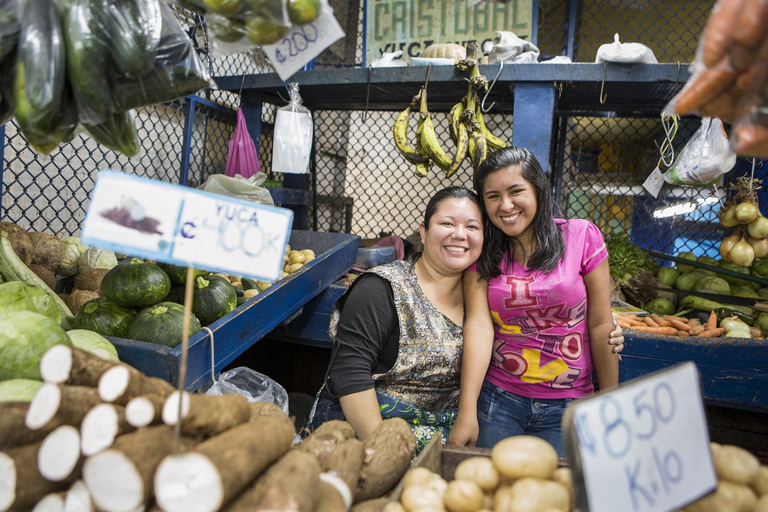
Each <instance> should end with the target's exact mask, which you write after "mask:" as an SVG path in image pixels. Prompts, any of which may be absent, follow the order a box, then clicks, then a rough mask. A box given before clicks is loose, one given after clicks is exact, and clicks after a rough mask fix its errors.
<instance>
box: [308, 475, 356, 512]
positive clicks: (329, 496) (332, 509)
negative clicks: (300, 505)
mask: <svg viewBox="0 0 768 512" xmlns="http://www.w3.org/2000/svg"><path fill="white" fill-rule="evenodd" d="M320 478H321V480H320V486H319V487H318V489H317V505H315V512H346V511H347V510H349V508H347V505H346V503H344V498H343V497H342V496H341V494H340V493H339V491H338V489H337V488H336V487H334V486H333V485H331V484H329V483H328V482H326V481H324V480H322V478H323V476H322V475H320Z"/></svg>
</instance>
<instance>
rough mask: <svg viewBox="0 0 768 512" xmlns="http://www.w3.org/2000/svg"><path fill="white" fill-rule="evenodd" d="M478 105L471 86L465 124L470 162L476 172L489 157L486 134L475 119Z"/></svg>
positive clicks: (465, 112) (475, 93)
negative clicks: (467, 132)
mask: <svg viewBox="0 0 768 512" xmlns="http://www.w3.org/2000/svg"><path fill="white" fill-rule="evenodd" d="M477 103H478V101H477V92H476V91H475V90H474V87H473V86H472V85H470V86H469V93H468V94H467V108H466V109H465V110H464V124H466V125H467V127H468V128H469V160H470V161H471V162H472V168H473V169H474V170H475V171H477V168H478V167H480V164H481V163H483V160H485V158H486V157H487V156H488V142H487V140H486V138H485V134H484V133H483V130H482V129H481V128H480V123H479V122H477V121H476V120H475V119H474V118H475V116H476V115H477V106H478V105H477Z"/></svg>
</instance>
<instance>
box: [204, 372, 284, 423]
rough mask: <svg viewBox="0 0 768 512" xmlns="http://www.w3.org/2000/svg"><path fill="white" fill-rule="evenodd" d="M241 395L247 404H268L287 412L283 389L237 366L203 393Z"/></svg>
mask: <svg viewBox="0 0 768 512" xmlns="http://www.w3.org/2000/svg"><path fill="white" fill-rule="evenodd" d="M232 393H237V394H238V395H243V396H244V397H245V398H247V399H248V401H249V402H270V403H273V404H275V405H278V406H280V407H282V409H283V410H284V411H285V414H289V412H288V393H287V392H286V391H285V388H284V387H283V386H281V385H280V384H278V383H277V382H275V381H274V380H272V379H271V378H269V377H267V376H266V375H264V374H261V373H259V372H257V371H254V370H251V369H250V368H246V367H245V366H239V367H237V368H232V369H231V370H228V371H226V372H224V373H222V374H221V376H220V377H219V380H217V381H216V382H214V383H213V385H212V386H211V387H210V388H209V389H208V391H206V392H205V394H206V395H215V396H219V395H229V394H232Z"/></svg>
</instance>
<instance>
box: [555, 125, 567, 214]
mask: <svg viewBox="0 0 768 512" xmlns="http://www.w3.org/2000/svg"><path fill="white" fill-rule="evenodd" d="M559 124H560V138H559V139H560V140H559V141H558V148H557V162H556V165H557V169H555V171H556V173H557V174H555V204H556V205H557V208H560V201H561V199H562V195H563V171H564V169H565V135H566V134H565V131H566V129H567V128H568V118H567V117H565V116H560V119H559ZM566 210H567V208H563V209H562V211H561V212H560V215H562V216H563V217H565V216H566V215H567V212H566Z"/></svg>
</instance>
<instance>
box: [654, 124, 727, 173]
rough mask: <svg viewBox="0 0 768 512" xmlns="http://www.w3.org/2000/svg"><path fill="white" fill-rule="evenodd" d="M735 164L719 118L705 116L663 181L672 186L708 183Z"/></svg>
mask: <svg viewBox="0 0 768 512" xmlns="http://www.w3.org/2000/svg"><path fill="white" fill-rule="evenodd" d="M734 165H736V154H735V153H733V151H731V149H730V146H729V142H728V136H727V135H726V134H725V130H724V129H723V123H722V121H720V119H717V118H709V117H705V118H704V119H702V120H701V126H700V127H699V129H698V130H696V133H694V134H693V137H691V139H690V140H689V141H688V143H687V144H686V145H685V147H684V148H683V150H682V151H681V152H680V154H679V155H678V157H677V160H675V162H674V163H673V164H672V166H671V167H670V168H669V169H668V170H667V172H666V173H664V181H666V182H667V183H672V184H675V185H697V186H708V185H712V184H714V183H716V182H717V181H718V180H719V179H720V176H721V175H723V174H725V173H727V172H728V171H730V170H731V169H733V166H734Z"/></svg>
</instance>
